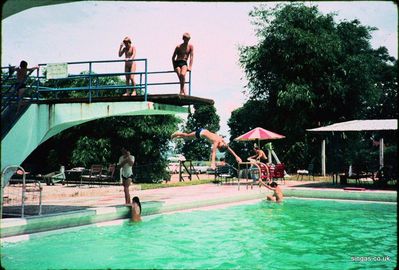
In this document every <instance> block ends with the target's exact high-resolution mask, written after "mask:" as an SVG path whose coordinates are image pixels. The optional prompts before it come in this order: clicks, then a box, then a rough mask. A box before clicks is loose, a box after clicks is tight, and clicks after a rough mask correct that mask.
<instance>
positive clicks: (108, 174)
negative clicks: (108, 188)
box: [100, 164, 116, 182]
mask: <svg viewBox="0 0 399 270" xmlns="http://www.w3.org/2000/svg"><path fill="white" fill-rule="evenodd" d="M115 170H116V164H109V166H108V169H107V170H103V172H102V174H101V179H100V180H101V181H103V182H114V181H115Z"/></svg>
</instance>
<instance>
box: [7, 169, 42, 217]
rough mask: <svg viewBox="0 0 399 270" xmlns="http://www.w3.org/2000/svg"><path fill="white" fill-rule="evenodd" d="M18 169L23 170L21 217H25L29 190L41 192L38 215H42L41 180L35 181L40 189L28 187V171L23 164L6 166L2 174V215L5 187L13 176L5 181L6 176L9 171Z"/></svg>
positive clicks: (40, 194) (40, 193) (13, 171)
mask: <svg viewBox="0 0 399 270" xmlns="http://www.w3.org/2000/svg"><path fill="white" fill-rule="evenodd" d="M8 170H10V172H7V171H8ZM18 170H21V171H22V192H21V218H24V217H25V193H27V192H39V213H38V215H39V216H41V215H42V190H43V188H42V185H41V183H40V181H37V182H35V185H37V186H38V190H29V189H27V187H26V171H25V169H24V168H22V167H21V166H18V165H10V166H7V167H6V168H4V170H3V172H2V174H1V210H0V216H1V217H2V216H3V193H4V188H5V187H6V186H7V185H8V184H9V180H10V179H11V177H7V178H8V181H7V182H4V179H7V178H6V174H7V173H11V174H14V173H15V172H17V171H18Z"/></svg>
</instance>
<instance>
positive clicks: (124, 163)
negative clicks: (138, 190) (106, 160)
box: [118, 148, 134, 204]
mask: <svg viewBox="0 0 399 270" xmlns="http://www.w3.org/2000/svg"><path fill="white" fill-rule="evenodd" d="M121 152H122V156H120V158H119V161H118V166H119V167H120V168H122V172H121V174H122V175H121V176H122V183H123V191H124V193H125V203H126V204H130V192H129V187H130V184H131V183H132V179H133V164H134V156H132V155H131V154H130V152H129V151H127V150H126V149H125V148H122V149H121Z"/></svg>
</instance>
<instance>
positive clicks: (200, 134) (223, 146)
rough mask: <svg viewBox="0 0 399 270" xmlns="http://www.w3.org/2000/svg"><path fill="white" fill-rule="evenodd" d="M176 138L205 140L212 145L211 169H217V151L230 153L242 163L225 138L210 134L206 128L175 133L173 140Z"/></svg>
mask: <svg viewBox="0 0 399 270" xmlns="http://www.w3.org/2000/svg"><path fill="white" fill-rule="evenodd" d="M175 138H183V139H195V138H196V139H201V138H205V139H206V140H208V141H209V142H210V143H212V155H211V156H212V157H211V168H212V169H215V168H216V163H215V160H216V149H218V150H219V151H220V152H225V151H226V150H227V151H229V152H230V154H232V155H233V156H234V158H235V159H236V161H237V162H238V163H240V162H242V160H241V158H240V157H239V156H238V155H237V154H236V153H235V152H234V151H233V149H231V148H230V147H229V146H228V144H227V143H226V142H225V141H224V140H223V138H222V137H221V136H219V135H217V134H215V133H213V132H210V131H209V130H207V129H204V128H198V129H197V130H195V131H193V132H191V133H184V132H175V133H173V134H172V139H175Z"/></svg>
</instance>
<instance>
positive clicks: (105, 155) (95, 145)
mask: <svg viewBox="0 0 399 270" xmlns="http://www.w3.org/2000/svg"><path fill="white" fill-rule="evenodd" d="M110 156H111V145H110V140H109V139H103V138H100V139H95V138H90V137H87V136H83V137H80V138H79V140H78V141H77V142H76V148H75V149H73V151H72V160H71V162H72V164H73V165H75V166H82V165H83V166H84V167H86V168H87V167H90V165H92V164H107V161H108V160H110Z"/></svg>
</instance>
